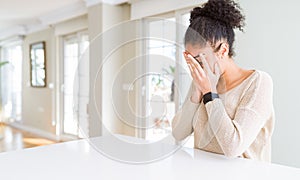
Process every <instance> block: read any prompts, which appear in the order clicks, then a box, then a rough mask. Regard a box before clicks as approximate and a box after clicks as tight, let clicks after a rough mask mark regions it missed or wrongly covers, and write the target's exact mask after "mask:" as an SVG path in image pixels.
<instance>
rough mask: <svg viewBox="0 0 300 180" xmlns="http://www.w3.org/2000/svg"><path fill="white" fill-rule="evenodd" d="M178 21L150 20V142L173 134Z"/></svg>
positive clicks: (147, 95)
mask: <svg viewBox="0 0 300 180" xmlns="http://www.w3.org/2000/svg"><path fill="white" fill-rule="evenodd" d="M175 27H176V26H175V18H168V19H154V20H152V19H149V22H148V31H149V33H148V35H149V40H147V41H146V54H148V55H149V56H147V57H148V59H147V65H146V67H147V72H149V75H148V76H147V78H146V81H147V82H146V86H147V88H146V90H147V93H146V107H149V108H146V111H145V112H146V114H147V115H149V116H148V120H147V127H148V129H147V131H146V136H145V137H146V139H147V140H159V139H161V138H163V137H164V136H166V135H168V134H169V133H170V132H171V126H170V123H171V120H172V117H173V116H174V114H175V102H174V78H175V64H176V63H175V59H176V44H175V43H176V31H175Z"/></svg>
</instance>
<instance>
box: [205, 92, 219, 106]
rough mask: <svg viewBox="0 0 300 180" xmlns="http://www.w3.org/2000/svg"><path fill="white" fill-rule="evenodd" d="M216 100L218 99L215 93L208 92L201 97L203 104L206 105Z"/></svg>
mask: <svg viewBox="0 0 300 180" xmlns="http://www.w3.org/2000/svg"><path fill="white" fill-rule="evenodd" d="M216 98H219V95H218V94H217V93H212V92H208V93H206V94H204V95H203V103H204V104H206V103H208V102H209V101H212V100H214V99H216Z"/></svg>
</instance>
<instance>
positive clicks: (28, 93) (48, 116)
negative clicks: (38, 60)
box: [22, 28, 55, 134]
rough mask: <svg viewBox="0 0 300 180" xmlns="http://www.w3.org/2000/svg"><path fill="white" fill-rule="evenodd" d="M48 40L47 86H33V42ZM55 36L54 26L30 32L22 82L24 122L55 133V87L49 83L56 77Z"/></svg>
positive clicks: (25, 44) (25, 50) (24, 56)
mask: <svg viewBox="0 0 300 180" xmlns="http://www.w3.org/2000/svg"><path fill="white" fill-rule="evenodd" d="M39 41H45V42H46V68H47V69H46V75H47V79H46V82H47V87H45V88H33V87H31V86H30V59H29V57H30V55H29V49H30V48H29V47H30V44H31V43H35V42H39ZM54 67H55V37H54V30H53V28H48V29H46V30H43V31H40V32H37V33H33V34H29V35H27V36H26V37H25V39H24V44H23V72H22V74H23V84H22V123H23V124H24V125H26V126H29V127H32V128H36V129H39V130H43V131H46V132H50V133H53V134H55V126H54V124H52V121H55V116H54V103H55V102H54V99H55V98H54V96H55V95H54V89H53V88H49V86H48V85H49V84H50V83H52V84H53V82H54V79H55V68H54Z"/></svg>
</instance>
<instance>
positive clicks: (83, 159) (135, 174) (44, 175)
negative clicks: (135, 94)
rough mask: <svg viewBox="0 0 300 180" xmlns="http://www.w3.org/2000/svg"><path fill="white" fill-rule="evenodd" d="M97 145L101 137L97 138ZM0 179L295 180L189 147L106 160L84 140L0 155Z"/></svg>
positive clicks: (292, 171)
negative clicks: (151, 157) (143, 159)
mask: <svg viewBox="0 0 300 180" xmlns="http://www.w3.org/2000/svg"><path fill="white" fill-rule="evenodd" d="M98 140H99V141H101V138H100V139H98ZM0 179H1V180H2V179H3V180H9V179H18V180H19V179H43V180H48V179H49V180H50V179H51V180H54V179H55V180H56V179H68V180H77V179H78V180H79V179H80V180H82V179H85V180H92V179H97V180H98V179H108V180H111V179H143V180H144V179H172V180H173V179H210V180H211V179H218V180H221V179H222V180H223V179H230V180H233V179H239V180H245V179H253V180H254V179H255V180H256V179H286V180H291V179H297V180H299V179H300V169H297V168H291V167H286V166H281V165H276V164H267V163H262V162H256V161H252V160H247V159H238V158H236V159H228V158H226V157H225V156H222V155H217V154H213V153H208V152H204V151H200V150H195V149H191V148H182V149H180V150H178V151H177V152H176V153H174V154H173V155H171V156H169V157H167V158H165V159H163V160H160V161H156V162H152V163H148V164H139V165H136V164H128V163H122V162H118V161H114V160H111V159H109V158H107V157H106V156H103V155H102V154H101V153H99V152H98V151H96V150H95V149H94V148H93V147H92V146H91V145H90V144H89V142H88V141H87V140H78V141H71V142H66V143H60V144H53V145H48V146H42V147H37V148H31V149H25V150H19V151H13V152H5V153H0Z"/></svg>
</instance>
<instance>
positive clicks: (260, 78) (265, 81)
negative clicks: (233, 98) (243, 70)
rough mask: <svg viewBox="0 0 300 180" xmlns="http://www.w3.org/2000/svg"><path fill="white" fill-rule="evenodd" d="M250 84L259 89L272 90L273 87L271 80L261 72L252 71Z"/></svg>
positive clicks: (269, 76) (267, 74) (268, 75)
mask: <svg viewBox="0 0 300 180" xmlns="http://www.w3.org/2000/svg"><path fill="white" fill-rule="evenodd" d="M251 79H252V84H253V85H255V86H256V87H257V86H260V87H265V88H272V87H273V80H272V77H271V75H270V74H269V73H267V72H265V71H261V70H254V72H253V76H252V78H251Z"/></svg>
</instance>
